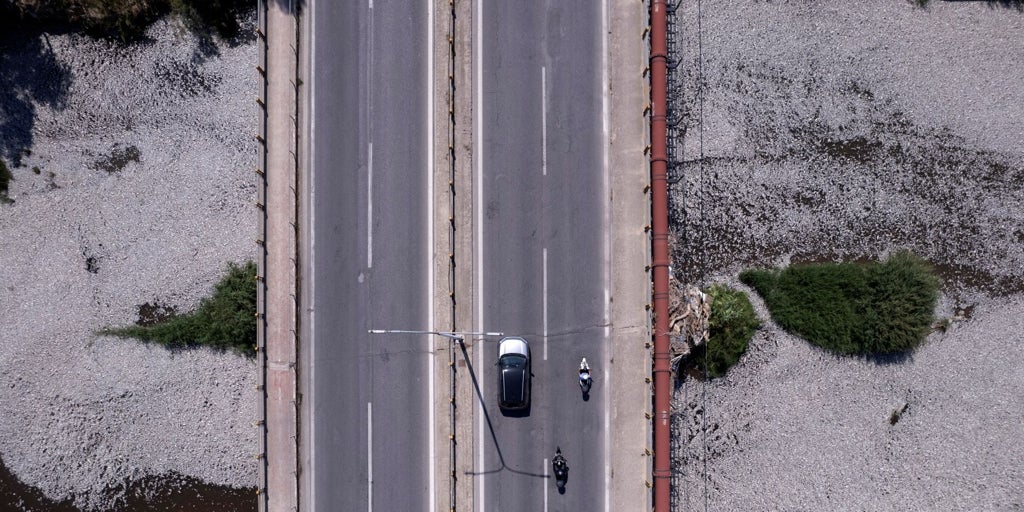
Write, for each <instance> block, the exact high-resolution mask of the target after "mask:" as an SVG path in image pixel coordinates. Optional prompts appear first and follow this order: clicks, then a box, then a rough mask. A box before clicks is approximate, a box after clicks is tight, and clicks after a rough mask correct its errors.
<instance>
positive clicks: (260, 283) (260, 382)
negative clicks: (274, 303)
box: [256, 0, 267, 512]
mask: <svg viewBox="0 0 1024 512" xmlns="http://www.w3.org/2000/svg"><path fill="white" fill-rule="evenodd" d="M256 16H257V22H256V36H257V44H256V46H257V48H258V56H257V59H256V62H257V64H256V71H257V73H258V74H259V80H258V83H259V85H258V86H257V88H256V90H257V91H256V103H257V104H258V105H259V121H258V122H257V123H256V124H257V132H256V139H257V140H258V141H259V142H260V144H259V148H258V150H257V153H258V155H257V157H256V175H257V176H258V181H259V183H258V185H257V187H256V202H257V204H260V205H265V204H267V174H266V169H267V143H266V141H267V4H266V1H265V0H258V1H257V7H256ZM258 209H259V222H258V223H257V233H258V238H257V239H256V244H257V245H259V247H260V250H259V257H258V258H256V277H257V286H256V359H257V360H256V368H257V372H258V375H257V379H256V382H257V384H256V389H257V391H259V392H260V397H259V400H257V403H258V406H257V410H258V414H259V419H258V420H257V424H258V426H259V429H260V433H259V436H258V437H259V453H258V454H257V455H256V458H257V460H258V461H259V469H257V472H256V496H257V499H256V501H257V511H258V512H266V510H267V492H266V490H267V350H266V347H267V321H266V318H267V315H266V307H267V304H266V297H267V282H266V280H265V279H259V276H265V275H267V274H266V266H267V244H266V240H267V211H266V208H258Z"/></svg>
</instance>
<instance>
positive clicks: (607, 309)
mask: <svg viewBox="0 0 1024 512" xmlns="http://www.w3.org/2000/svg"><path fill="white" fill-rule="evenodd" d="M609 1H610V0H605V1H604V2H601V133H602V135H603V137H604V140H602V141H601V148H602V160H603V166H604V172H602V173H601V174H602V178H601V179H602V182H603V183H602V189H601V190H602V195H603V197H605V198H608V197H610V194H609V180H610V178H609V172H610V165H609V163H608V145H609V144H610V143H611V139H610V137H609V124H610V122H609V112H608V101H609V99H608V89H609V83H608V2H609ZM602 203H603V204H604V207H603V209H604V211H603V213H604V230H603V231H604V255H605V256H604V260H605V275H604V346H605V347H607V346H608V345H609V342H608V338H609V336H611V293H610V291H609V288H610V285H611V272H612V246H611V237H610V235H609V231H610V230H611V205H610V204H609V200H608V199H605V200H604V201H603V202H602ZM605 359H606V360H605V361H604V364H605V368H610V365H609V363H608V358H607V357H606V358H605ZM602 380H603V381H604V383H603V387H604V404H605V407H604V457H605V461H604V468H605V471H604V510H605V512H609V511H610V510H611V488H612V467H611V464H609V463H608V462H609V461H608V460H607V459H608V456H609V454H610V453H611V447H612V444H611V443H612V440H611V431H610V426H611V412H610V411H611V407H609V404H611V401H610V395H609V393H610V390H609V380H611V372H605V378H604V379H602Z"/></svg>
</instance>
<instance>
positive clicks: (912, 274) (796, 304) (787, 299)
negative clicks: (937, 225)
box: [740, 251, 939, 355]
mask: <svg viewBox="0 0 1024 512" xmlns="http://www.w3.org/2000/svg"><path fill="white" fill-rule="evenodd" d="M740 280H741V281H742V282H744V283H746V284H747V285H749V286H751V287H752V288H754V289H755V290H757V293H758V294H760V295H761V296H762V297H763V298H764V300H765V304H767V305H768V309H769V310H770V311H771V314H772V317H773V318H774V319H775V321H776V322H778V323H779V325H781V326H782V327H783V328H784V329H786V330H787V331H789V332H792V333H794V334H797V335H799V336H802V337H804V338H806V339H807V340H808V341H810V342H811V343H814V344H815V345H818V346H820V347H823V348H826V349H828V350H831V351H834V352H837V353H840V354H862V355H869V354H895V353H902V352H906V351H908V350H912V349H913V348H915V347H916V346H918V345H919V344H920V343H921V342H922V341H924V338H925V336H927V335H928V332H929V331H930V329H931V325H932V322H933V313H934V310H935V303H936V301H937V300H938V296H939V281H938V278H937V277H935V274H934V273H933V272H932V270H931V268H929V267H928V265H927V264H926V263H925V262H924V261H923V260H921V259H920V258H918V257H917V256H914V255H913V254H911V253H909V252H905V251H904V252H898V253H895V254H893V255H892V256H890V257H889V258H888V259H887V260H885V262H882V263H840V264H835V263H829V264H807V265H795V266H791V267H788V268H786V269H784V270H781V271H779V270H762V269H755V270H746V271H744V272H743V273H741V274H740Z"/></svg>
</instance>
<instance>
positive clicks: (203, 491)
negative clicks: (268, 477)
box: [108, 473, 258, 512]
mask: <svg viewBox="0 0 1024 512" xmlns="http://www.w3.org/2000/svg"><path fill="white" fill-rule="evenodd" d="M108 496H109V497H110V498H111V509H110V510H111V511H114V512H122V511H123V512H130V511H135V510H167V511H172V510H173V511H176V512H247V511H252V510H256V509H257V499H258V498H257V495H256V488H255V487H228V486H223V485H213V484H208V483H205V482H202V481H200V480H197V479H195V478H191V477H186V476H182V475H179V474H177V473H170V474H167V475H162V476H158V477H157V476H152V477H146V478H143V479H141V480H136V481H133V482H131V483H130V484H128V485H124V486H119V487H116V488H113V489H111V490H110V491H108Z"/></svg>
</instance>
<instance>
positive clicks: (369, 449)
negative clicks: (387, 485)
mask: <svg viewBox="0 0 1024 512" xmlns="http://www.w3.org/2000/svg"><path fill="white" fill-rule="evenodd" d="M366 510H367V511H368V512H373V402H366Z"/></svg>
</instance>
